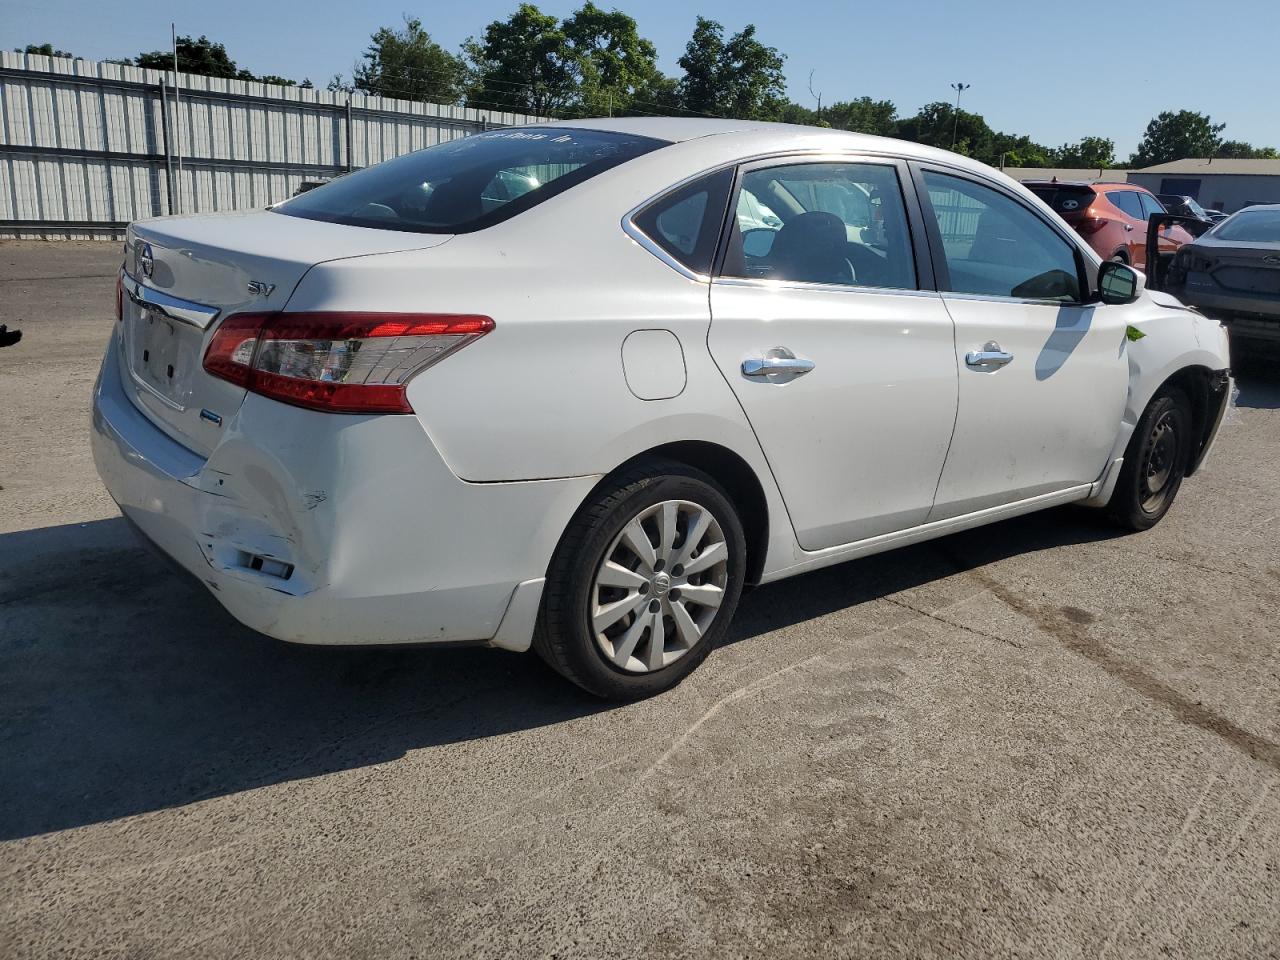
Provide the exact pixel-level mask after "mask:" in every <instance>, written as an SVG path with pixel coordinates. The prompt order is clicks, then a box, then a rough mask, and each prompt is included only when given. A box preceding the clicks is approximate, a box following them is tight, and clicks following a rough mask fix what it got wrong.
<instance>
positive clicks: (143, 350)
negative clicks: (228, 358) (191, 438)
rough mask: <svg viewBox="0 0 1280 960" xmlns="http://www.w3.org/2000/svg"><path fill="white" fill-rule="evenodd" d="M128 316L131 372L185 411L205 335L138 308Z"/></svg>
mask: <svg viewBox="0 0 1280 960" xmlns="http://www.w3.org/2000/svg"><path fill="white" fill-rule="evenodd" d="M129 314H130V316H129V319H128V322H129V337H128V342H129V369H130V370H131V371H132V372H133V376H134V379H135V380H137V382H138V383H139V384H141V385H142V386H144V387H146V388H147V390H148V392H150V393H152V394H154V395H155V396H157V397H159V398H160V399H161V400H163V401H164V402H165V403H166V404H167V405H168V406H170V407H172V408H173V409H175V410H185V409H186V407H187V405H188V402H189V400H190V396H191V378H192V376H193V375H194V371H195V370H196V369H197V368H198V366H199V360H200V357H199V354H200V345H201V343H202V342H203V336H202V332H201V331H200V330H197V329H196V328H195V327H192V326H191V325H189V324H186V323H181V322H179V321H176V320H173V319H171V318H169V317H166V316H164V315H163V314H161V313H159V312H157V311H155V310H148V309H147V308H146V307H142V306H140V305H138V304H133V305H132V309H131V310H130V311H129Z"/></svg>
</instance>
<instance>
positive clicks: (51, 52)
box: [13, 43, 80, 60]
mask: <svg viewBox="0 0 1280 960" xmlns="http://www.w3.org/2000/svg"><path fill="white" fill-rule="evenodd" d="M13 52H14V53H35V54H39V55H40V56H42V57H68V58H73V57H74V58H75V59H77V60H78V59H80V58H79V57H76V55H75V54H74V53H71V52H70V51H68V50H57V49H55V48H54V46H53V44H52V43H39V44H37V43H28V44H27V48H26V49H25V50H19V49H18V48H17V47H15V48H14V51H13Z"/></svg>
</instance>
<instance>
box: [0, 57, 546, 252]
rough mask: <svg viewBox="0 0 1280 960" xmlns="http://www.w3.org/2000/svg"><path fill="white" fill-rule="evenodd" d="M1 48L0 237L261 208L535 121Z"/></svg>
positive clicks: (86, 232)
mask: <svg viewBox="0 0 1280 960" xmlns="http://www.w3.org/2000/svg"><path fill="white" fill-rule="evenodd" d="M176 99H177V106H176V107H175V97H174V89H173V74H172V73H170V74H165V73H162V72H160V71H158V70H143V69H141V68H139V67H129V66H124V65H120V64H114V63H95V62H92V61H89V60H68V59H62V58H52V57H42V56H38V55H35V54H22V53H9V52H0V236H10V237H84V236H106V237H111V236H119V235H120V234H121V233H122V232H123V229H124V227H125V226H126V225H127V224H128V223H129V222H130V221H133V220H137V219H141V218H143V217H154V216H161V215H164V214H168V213H205V212H211V211H217V210H237V209H245V208H252V207H262V206H266V205H267V204H268V203H273V202H275V201H277V200H283V199H285V198H286V197H289V196H291V195H292V194H293V192H294V191H295V190H297V188H298V186H299V184H300V183H301V182H302V181H303V180H314V179H319V178H323V177H330V176H334V175H335V174H339V173H343V172H345V171H347V170H351V169H356V168H359V167H364V166H368V165H369V164H373V163H378V162H379V161H382V160H387V159H389V158H391V157H395V156H399V155H400V154H402V153H408V152H409V151H411V150H417V149H420V148H421V147H426V146H430V145H432V144H435V143H439V142H441V141H444V140H452V139H456V138H457V137H465V136H467V135H468V134H471V133H476V132H478V131H480V130H485V129H491V128H493V127H497V126H510V125H513V124H523V123H533V122H537V121H536V119H535V118H533V117H526V116H522V115H520V114H514V113H499V112H495V111H489V110H471V109H467V108H465V107H455V106H446V105H441V104H434V103H416V102H413V101H408V100H391V99H388V98H385V97H368V96H365V95H363V94H358V93H354V94H350V95H348V94H345V93H331V92H329V91H327V90H304V89H302V88H300V87H282V86H276V85H274V84H267V83H255V82H247V81H243V80H223V79H220V78H217V77H197V76H187V75H183V76H181V77H180V86H179V89H178V96H177V98H176Z"/></svg>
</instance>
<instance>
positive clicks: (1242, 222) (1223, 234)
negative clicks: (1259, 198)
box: [1213, 209, 1280, 243]
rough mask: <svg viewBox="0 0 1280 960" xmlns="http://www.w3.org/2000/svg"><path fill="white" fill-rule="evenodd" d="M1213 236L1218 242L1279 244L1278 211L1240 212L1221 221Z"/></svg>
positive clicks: (1279, 226)
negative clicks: (1238, 241)
mask: <svg viewBox="0 0 1280 960" xmlns="http://www.w3.org/2000/svg"><path fill="white" fill-rule="evenodd" d="M1213 235H1214V236H1215V237H1217V238H1218V239H1219V240H1243V241H1245V242H1249V243H1280V209H1273V210H1241V211H1240V212H1239V213H1237V214H1236V215H1235V216H1234V217H1231V218H1230V219H1228V220H1223V221H1222V223H1221V224H1219V225H1218V228H1217V229H1216V230H1214V231H1213Z"/></svg>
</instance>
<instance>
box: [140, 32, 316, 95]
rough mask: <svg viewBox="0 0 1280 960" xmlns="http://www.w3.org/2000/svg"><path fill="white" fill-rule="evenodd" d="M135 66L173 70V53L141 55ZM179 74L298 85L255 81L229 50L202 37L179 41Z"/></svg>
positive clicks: (291, 83) (284, 81)
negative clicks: (240, 66)
mask: <svg viewBox="0 0 1280 960" xmlns="http://www.w3.org/2000/svg"><path fill="white" fill-rule="evenodd" d="M125 62H128V61H125ZM133 63H134V64H136V65H137V66H139V67H147V68H148V69H151V70H172V69H173V51H172V50H152V51H151V52H150V53H140V54H138V56H137V57H136V58H135V59H134V60H133ZM178 71H179V72H180V73H194V74H197V75H198V76H202V77H223V78H225V79H227V80H257V81H260V82H262V83H278V84H281V85H282V86H286V87H292V86H295V81H293V80H288V79H286V78H284V77H278V76H276V75H275V74H268V75H267V76H265V77H255V76H254V75H253V74H252V73H250V72H249V71H248V70H241V69H240V68H239V67H237V66H236V62H235V61H234V60H232V59H231V57H229V56H228V55H227V48H226V47H224V46H223V45H222V44H220V43H214V42H213V41H212V40H210V39H209V38H208V37H206V36H203V35H202V36H201V37H200V39H198V40H193V39H192V38H191V37H178Z"/></svg>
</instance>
